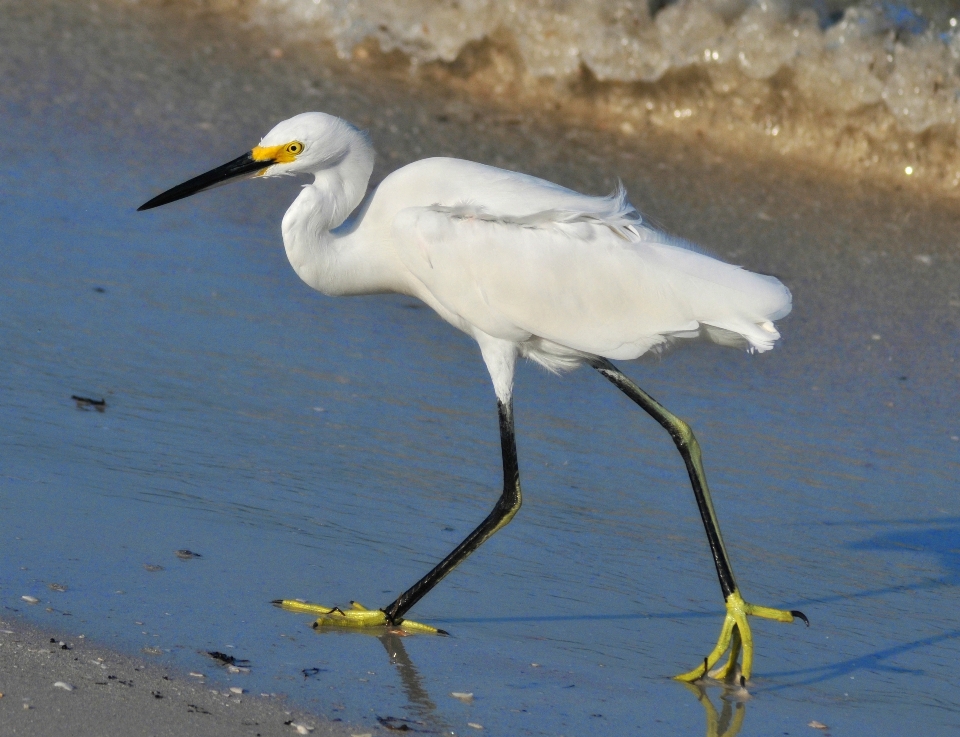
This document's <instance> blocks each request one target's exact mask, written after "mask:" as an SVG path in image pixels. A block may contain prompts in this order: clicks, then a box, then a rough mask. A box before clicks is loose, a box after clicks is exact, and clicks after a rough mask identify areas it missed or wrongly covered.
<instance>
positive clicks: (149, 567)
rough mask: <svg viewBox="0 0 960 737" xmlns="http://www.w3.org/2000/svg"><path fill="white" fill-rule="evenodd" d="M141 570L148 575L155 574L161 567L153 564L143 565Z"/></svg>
mask: <svg viewBox="0 0 960 737" xmlns="http://www.w3.org/2000/svg"><path fill="white" fill-rule="evenodd" d="M143 568H144V570H146V571H150V573H156V572H157V571H162V570H163V566H158V565H154V564H153V563H144V564H143Z"/></svg>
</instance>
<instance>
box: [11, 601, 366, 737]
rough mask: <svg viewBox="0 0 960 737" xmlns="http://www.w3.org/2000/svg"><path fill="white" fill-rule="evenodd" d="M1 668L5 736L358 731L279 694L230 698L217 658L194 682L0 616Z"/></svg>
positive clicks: (172, 736) (192, 678)
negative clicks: (322, 717)
mask: <svg viewBox="0 0 960 737" xmlns="http://www.w3.org/2000/svg"><path fill="white" fill-rule="evenodd" d="M0 663H2V672H0V688H2V693H3V696H2V698H0V720H2V724H3V727H2V732H3V734H5V735H77V737H81V736H83V735H91V737H92V736H94V735H97V736H99V735H104V736H107V735H156V736H157V737H161V736H162V735H170V737H180V736H181V735H188V734H190V735H250V736H251V737H253V736H254V735H262V737H267V735H291V734H298V730H297V725H301V726H302V727H303V730H300V731H299V733H303V734H307V733H309V734H314V735H348V734H357V733H358V730H357V729H351V728H349V727H348V726H346V725H340V724H336V723H331V722H329V721H324V720H318V719H317V718H316V717H315V716H314V715H311V714H305V713H303V712H302V711H301V710H298V709H296V708H292V707H290V706H288V705H286V704H285V703H284V700H283V699H282V698H270V697H269V695H267V694H264V695H262V696H257V695H253V694H249V693H246V692H243V689H239V688H238V690H239V691H241V693H236V692H231V691H230V687H228V686H225V685H224V684H223V683H222V679H220V680H218V679H217V677H216V674H215V673H211V671H215V670H216V669H218V668H221V667H222V665H221V664H219V663H217V662H216V661H214V660H212V659H211V661H210V668H209V669H208V670H207V673H204V674H203V676H204V677H199V678H198V677H196V676H190V675H188V674H185V673H176V672H171V671H169V670H168V669H165V668H161V667H158V666H156V665H152V664H150V663H148V662H146V661H144V660H142V659H138V658H134V657H130V656H128V655H122V654H120V653H117V652H115V651H113V650H109V649H106V648H103V647H97V646H96V645H93V644H90V643H88V642H86V640H85V639H84V638H82V637H71V636H70V635H65V634H63V633H54V632H49V631H45V630H39V629H37V628H35V627H32V626H30V625H28V624H27V623H26V622H24V621H22V620H20V619H16V620H11V619H9V618H5V619H3V620H0ZM208 674H210V675H212V676H213V677H212V678H208V677H207V676H208ZM235 688H237V687H235ZM307 729H309V732H306V731H305V730H307ZM361 733H362V732H361Z"/></svg>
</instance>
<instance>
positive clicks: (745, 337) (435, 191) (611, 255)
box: [140, 113, 806, 681]
mask: <svg viewBox="0 0 960 737" xmlns="http://www.w3.org/2000/svg"><path fill="white" fill-rule="evenodd" d="M373 160H374V152H373V147H372V146H371V144H370V142H369V141H368V140H367V137H366V136H365V134H364V133H363V132H361V131H360V130H358V129H357V128H355V127H354V126H352V125H350V124H349V123H347V122H345V121H343V120H340V119H339V118H336V117H333V116H331V115H327V114H324V113H303V114H301V115H297V116H295V117H293V118H290V119H289V120H285V121H283V122H282V123H279V124H278V125H277V126H275V127H274V128H273V130H271V131H270V132H269V133H267V135H266V136H264V138H263V140H261V141H260V145H258V146H256V147H254V148H253V149H252V150H251V151H250V152H248V153H245V154H244V155H243V156H240V157H239V158H237V159H234V160H233V161H231V162H229V163H227V164H224V165H223V166H221V167H218V168H216V169H213V170H211V171H209V172H207V173H205V174H201V175H200V176H198V177H195V178H193V179H191V180H189V181H187V182H184V183H183V184H180V185H179V186H176V187H174V188H172V189H170V190H168V191H166V192H164V193H163V194H161V195H158V196H157V197H154V198H153V199H152V200H150V201H149V202H147V203H146V204H144V205H143V206H141V207H140V210H148V209H151V208H154V207H159V206H160V205H165V204H167V203H170V202H174V201H176V200H179V199H182V198H184V197H188V196H190V195H192V194H195V193H197V192H201V191H203V190H205V189H209V188H211V187H214V186H217V185H220V184H224V183H226V182H228V181H231V180H238V179H245V178H250V177H272V176H280V175H288V174H306V175H312V176H313V178H314V179H313V183H312V184H307V185H305V186H304V187H303V189H302V190H301V191H300V194H299V196H298V197H297V198H296V200H294V202H293V204H292V205H291V206H290V209H288V210H287V212H286V215H284V217H283V224H282V231H283V243H284V247H285V248H286V252H287V257H288V258H289V260H290V264H291V265H292V266H293V268H294V269H295V270H296V272H297V274H299V276H300V278H301V279H303V281H305V282H306V283H307V284H309V285H310V286H311V287H313V288H314V289H317V290H319V291H320V292H323V293H324V294H328V295H356V294H376V293H384V292H395V293H398V294H404V295H409V296H411V297H415V298H418V299H420V300H422V301H423V302H424V303H426V304H427V305H429V306H430V307H432V308H433V309H434V310H436V312H437V313H438V314H439V315H440V316H441V317H442V318H443V319H444V320H446V321H447V322H449V323H450V324H451V325H453V326H454V327H456V328H459V329H460V330H462V331H464V332H465V333H467V334H468V335H470V336H472V337H473V338H474V339H475V340H476V341H477V343H478V344H479V346H480V354H481V356H482V357H483V360H484V362H485V363H486V366H487V369H488V370H489V372H490V378H491V379H492V380H493V387H494V391H495V393H496V397H497V408H498V411H499V417H500V443H501V449H502V454H503V476H504V484H503V492H502V494H501V496H500V498H499V500H498V501H497V503H496V505H495V507H494V508H493V511H492V512H491V513H490V514H489V515H488V516H487V518H486V519H485V520H484V521H483V522H482V523H481V524H480V525H479V526H478V527H477V528H476V529H475V530H474V531H473V532H472V533H470V535H468V536H467V538H466V539H465V540H464V541H463V542H462V543H460V544H459V545H458V546H457V547H456V548H455V549H454V550H453V551H452V552H451V553H450V554H449V555H448V556H447V557H446V558H444V560H442V561H441V562H440V563H439V564H438V565H437V566H436V567H435V568H434V569H433V570H431V571H430V572H429V573H427V574H426V575H425V576H424V577H423V578H422V579H420V580H419V581H417V582H416V583H415V584H414V585H413V586H411V587H410V588H409V589H407V590H406V591H404V592H403V593H402V594H401V595H400V596H399V598H397V600H396V601H394V602H393V603H392V604H389V605H388V606H386V607H384V608H383V609H378V610H367V609H365V608H364V607H362V606H361V605H359V604H356V603H354V604H353V607H352V608H351V609H348V610H346V611H343V610H341V609H339V608H337V607H324V606H320V605H316V604H303V603H301V602H298V601H294V600H288V599H283V600H277V601H275V602H274V603H275V604H277V605H278V606H282V607H283V608H285V609H291V610H294V611H301V612H309V613H311V614H317V615H319V618H318V619H317V621H316V623H315V625H314V626H321V625H331V624H332V625H340V626H347V627H375V626H383V625H394V626H396V625H402V626H403V627H404V628H407V629H411V630H419V631H430V632H437V631H438V630H436V629H434V628H432V627H429V626H427V625H421V624H418V623H416V622H412V621H411V620H408V619H405V615H406V613H407V612H408V611H409V610H410V608H411V607H413V606H414V604H416V603H417V602H418V601H419V600H420V599H421V598H422V597H423V596H424V595H425V594H426V593H427V592H428V591H430V589H432V588H433V587H434V586H435V585H436V584H437V583H438V582H439V581H440V580H441V579H442V578H443V577H444V576H446V575H447V574H448V573H450V571H452V570H453V569H454V568H455V567H456V566H457V565H459V564H460V563H461V562H463V560H464V559H465V558H466V557H467V556H469V555H470V554H471V553H472V552H473V551H474V550H476V549H477V548H478V547H480V545H481V544H482V543H483V542H484V541H485V540H487V539H488V538H489V537H490V536H491V535H493V534H494V533H495V532H496V531H497V530H499V529H500V528H501V527H503V526H504V525H506V524H507V523H508V522H509V521H510V520H511V519H512V518H513V516H514V515H515V514H516V513H517V510H519V509H520V502H521V493H520V472H519V467H518V464H517V450H516V444H515V441H514V424H513V401H512V393H513V376H514V367H515V364H516V361H517V358H518V357H526V358H529V359H532V360H533V361H536V362H537V363H539V364H541V365H543V366H545V367H546V368H547V369H549V370H551V371H554V372H560V371H566V370H569V369H572V368H575V367H576V366H578V365H579V364H581V363H587V364H589V365H590V366H592V367H593V368H595V369H596V370H597V371H599V372H600V374H602V375H603V376H604V377H606V378H607V379H609V380H610V381H611V382H613V384H614V385H615V386H616V387H617V388H618V389H620V390H621V391H622V392H624V393H625V394H626V395H627V396H628V397H629V398H630V399H632V400H633V401H634V402H636V403H637V404H638V405H640V407H642V408H643V409H644V410H645V411H646V412H647V413H649V414H650V415H651V416H652V417H653V418H654V419H655V420H656V421H657V422H659V423H660V424H661V425H662V426H663V427H664V428H665V429H666V430H667V432H668V433H670V436H671V438H673V441H674V443H675V444H676V446H677V449H678V450H679V451H680V454H681V456H682V457H683V460H684V463H685V464H686V467H687V471H688V473H689V476H690V481H691V484H692V486H693V492H694V495H695V496H696V500H697V505H698V507H699V510H700V516H701V517H702V519H703V524H704V527H705V529H706V534H707V542H708V544H709V547H710V553H711V555H712V556H713V561H714V564H715V566H716V570H717V576H718V577H719V579H720V589H721V592H722V594H723V598H724V601H725V604H726V617H725V619H724V623H723V626H722V628H721V632H720V637H719V639H718V641H717V645H716V647H715V648H714V649H713V651H712V652H711V653H710V654H709V655H708V656H707V657H706V658H704V662H703V664H702V665H700V666H698V667H696V668H694V669H693V670H691V671H689V672H687V673H684V674H682V675H680V676H677V678H679V679H682V680H686V681H692V680H696V679H698V678H700V677H703V676H705V675H707V673H708V672H709V673H711V674H712V675H714V676H715V677H718V678H728V677H733V675H734V674H735V672H736V668H737V662H738V658H739V655H740V651H741V649H742V653H743V661H742V668H741V673H742V676H741V679H742V680H744V681H745V680H746V679H747V678H749V677H750V670H751V666H752V662H753V640H752V637H751V633H750V625H749V623H748V621H747V617H748V616H755V617H762V618H765V619H773V620H777V621H780V622H791V621H793V619H794V618H795V617H798V618H801V619H803V620H804V621H806V617H804V616H803V614H802V613H800V612H797V611H785V610H779V609H771V608H769V607H761V606H756V605H753V604H749V603H747V602H746V601H744V600H743V598H742V597H741V595H740V591H739V589H738V588H737V584H736V581H735V579H734V576H733V568H732V566H731V565H730V558H729V556H728V555H727V552H726V550H725V549H724V545H723V539H722V538H721V535H720V527H719V524H718V523H717V517H716V514H715V513H714V509H713V503H712V502H711V499H710V492H709V490H708V488H707V480H706V477H705V475H704V471H703V466H702V463H701V459H700V448H699V446H698V445H697V441H696V439H695V438H694V435H693V432H692V431H691V429H690V427H689V425H687V424H686V423H685V422H684V421H683V420H681V419H680V418H678V417H676V416H675V415H673V414H671V413H670V412H669V411H667V410H666V409H665V408H664V407H663V406H662V405H660V404H659V403H658V402H657V401H656V400H654V399H653V398H652V397H651V396H650V395H649V394H647V393H646V392H644V391H643V390H642V389H641V388H640V387H639V386H637V385H636V384H635V383H634V382H633V381H631V380H630V379H629V378H628V377H627V376H625V375H624V374H623V373H621V372H620V371H619V370H618V369H617V368H616V367H615V366H614V365H613V364H612V363H611V362H610V360H611V359H633V358H637V357H639V356H641V355H643V354H644V353H647V352H648V351H651V350H658V349H659V348H661V347H663V346H664V345H665V344H667V343H669V342H673V341H675V340H679V339H688V338H696V337H703V338H707V339H710V340H713V341H715V342H717V343H721V344H724V345H739V346H743V347H746V348H748V349H750V350H753V351H766V350H769V349H770V348H772V347H773V345H774V343H775V342H776V340H777V339H778V338H779V337H780V334H779V333H778V332H777V329H776V328H775V327H774V325H773V321H774V320H776V319H778V318H780V317H783V316H784V315H786V314H787V313H788V312H789V311H790V292H789V291H788V290H787V288H786V287H784V286H783V284H781V283H780V282H779V281H778V280H776V279H774V278H773V277H770V276H761V275H759V274H753V273H751V272H748V271H744V270H743V269H741V268H739V267H736V266H731V265H729V264H726V263H723V262H721V261H718V260H716V259H713V258H711V257H709V256H705V255H703V254H700V253H697V252H695V251H693V250H691V249H689V248H687V247H685V246H684V245H683V244H682V243H679V242H677V241H675V240H674V239H671V238H669V237H667V236H665V235H664V234H663V233H660V232H658V231H656V230H654V229H652V228H650V227H649V226H647V225H646V224H645V223H644V222H643V220H642V219H641V217H640V215H639V214H638V213H637V211H636V209H634V207H633V206H632V205H631V204H630V203H629V202H628V201H627V198H626V193H625V191H624V190H623V187H622V186H620V187H618V189H617V191H616V192H614V193H613V194H612V195H610V196H609V197H590V196H587V195H583V194H580V193H578V192H574V191H572V190H569V189H566V188H564V187H561V186H559V185H556V184H552V183H550V182H547V181H544V180H542V179H537V178H535V177H532V176H528V175H525V174H518V173H516V172H511V171H505V170H503V169H497V168H494V167H490V166H485V165H483V164H477V163H473V162H470V161H463V160H458V159H448V158H433V159H425V160H423V161H418V162H415V163H413V164H409V165H408V166H405V167H403V168H401V169H399V170H397V171H395V172H393V173H392V174H390V175H389V176H388V177H387V178H386V179H384V180H383V182H381V184H380V185H379V186H378V187H376V188H375V189H373V190H372V191H370V192H369V194H367V184H368V182H369V179H370V174H371V172H372V171H373ZM728 650H729V658H728V660H727V662H726V663H725V664H724V665H723V666H721V667H720V668H717V669H715V670H712V671H711V669H712V668H714V666H715V665H716V664H717V662H718V661H719V660H720V658H721V657H722V656H723V654H724V653H725V652H727V651H728Z"/></svg>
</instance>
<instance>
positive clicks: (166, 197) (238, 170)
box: [137, 152, 274, 212]
mask: <svg viewBox="0 0 960 737" xmlns="http://www.w3.org/2000/svg"><path fill="white" fill-rule="evenodd" d="M273 163H274V162H272V161H256V160H255V159H254V158H253V154H252V153H249V152H248V153H245V154H244V155H243V156H240V157H238V158H236V159H234V160H233V161H230V162H228V163H226V164H224V165H223V166H218V167H217V168H216V169H211V170H210V171H208V172H207V173H206V174H201V175H200V176H198V177H194V178H193V179H191V180H189V181H187V182H184V183H183V184H178V185H177V186H176V187H174V188H173V189H168V190H167V191H166V192H164V193H163V194H158V195H157V196H156V197H154V198H153V199H152V200H150V201H149V202H145V203H144V204H142V205H140V207H138V208H137V212H140V211H141V210H152V209H153V208H154V207H160V205H166V204H169V203H171V202H176V201H177V200H182V199H183V198H184V197H189V196H190V195H192V194H196V193H197V192H203V191H204V190H206V189H212V188H213V187H219V186H220V185H221V184H226V183H227V182H229V181H231V180H233V179H246V178H247V177H252V176H253V175H254V174H256V173H257V172H258V171H263V170H264V169H266V168H268V167H270V166H271V165H272V164H273Z"/></svg>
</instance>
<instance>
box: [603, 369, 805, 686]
mask: <svg viewBox="0 0 960 737" xmlns="http://www.w3.org/2000/svg"><path fill="white" fill-rule="evenodd" d="M591 365H592V366H593V367H594V368H595V369H596V370H597V371H599V372H600V373H601V374H603V375H604V376H605V377H606V378H607V379H609V380H610V381H611V382H613V384H614V385H615V386H616V387H617V388H618V389H620V391H622V392H623V393H624V394H626V395H627V396H628V397H630V399H632V400H633V401H634V402H636V403H637V404H639V405H640V406H641V407H642V408H643V410H644V411H645V412H647V413H648V414H649V415H650V416H651V417H653V418H654V419H655V420H656V421H657V422H659V423H660V424H661V425H662V426H663V427H664V428H665V429H666V431H667V432H668V433H670V437H671V438H673V442H674V445H676V446H677V450H679V451H680V455H681V456H683V462H684V463H685V464H686V466H687V473H688V474H689V475H690V484H691V485H692V486H693V494H694V496H695V497H696V499H697V507H698V508H699V509H700V518H701V519H702V520H703V527H704V529H705V530H706V531H707V543H708V544H709V545H710V553H711V554H712V555H713V562H714V564H715V565H716V568H717V578H719V579H720V590H721V591H722V592H723V600H724V602H725V604H726V609H727V614H726V617H725V618H724V622H723V627H722V628H721V630H720V637H719V638H718V640H717V645H716V647H714V648H713V650H712V651H711V652H710V654H709V655H708V656H707V657H706V658H704V661H703V665H701V666H697V667H696V668H694V669H693V670H691V671H688V672H686V673H681V674H680V675H678V676H676V678H677V679H678V680H681V681H688V682H689V681H697V680H700V679H702V678H706V677H707V676H712V677H714V678H718V679H720V680H727V679H735V678H736V677H737V675H738V673H737V660H738V658H739V657H740V653H741V652H742V653H743V666H742V669H741V671H740V674H739V681H740V685H741V686H743V684H744V683H746V681H747V679H749V678H750V673H751V669H752V668H753V634H752V633H751V631H750V625H749V623H748V621H747V617H751V616H752V617H762V618H763V619H772V620H775V621H777V622H792V621H793V620H794V618H798V619H802V620H803V621H804V622H806V623H807V625H808V626H809V622H807V618H806V617H805V616H804V615H803V613H802V612H798V611H785V610H782V609H772V608H770V607H765V606H757V605H756V604H749V603H747V602H746V601H744V600H743V597H742V596H740V592H739V591H738V590H737V582H736V580H735V579H734V577H733V568H732V567H731V566H730V558H729V557H728V556H727V551H726V550H725V549H724V547H723V538H721V537H720V525H719V524H718V523H717V515H716V512H714V510H713V502H712V501H711V500H710V490H709V489H708V488H707V477H706V474H704V472H703V463H702V462H701V459H700V446H699V444H698V443H697V439H696V438H695V437H694V435H693V431H692V430H691V429H690V426H689V425H688V424H687V423H686V422H684V421H683V420H681V419H680V418H679V417H677V416H676V415H674V414H672V413H671V412H669V411H667V409H666V408H664V406H663V405H661V404H660V403H659V402H658V401H657V400H655V399H654V398H653V397H651V396H650V395H649V394H647V393H646V392H645V391H643V389H641V388H640V387H639V386H637V385H636V384H635V383H634V382H633V381H631V380H630V379H629V378H628V377H627V376H625V375H624V374H623V373H622V372H621V371H620V370H619V369H617V367H616V366H614V365H613V364H612V363H610V361H608V360H606V359H605V358H596V359H594V360H593V361H591ZM725 652H729V658H728V659H727V662H726V663H725V664H724V665H722V666H720V667H719V668H717V669H716V670H712V671H711V670H710V669H711V668H712V667H713V666H714V665H715V664H716V663H717V661H719V660H720V658H721V657H722V656H723V654H724V653H725Z"/></svg>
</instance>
